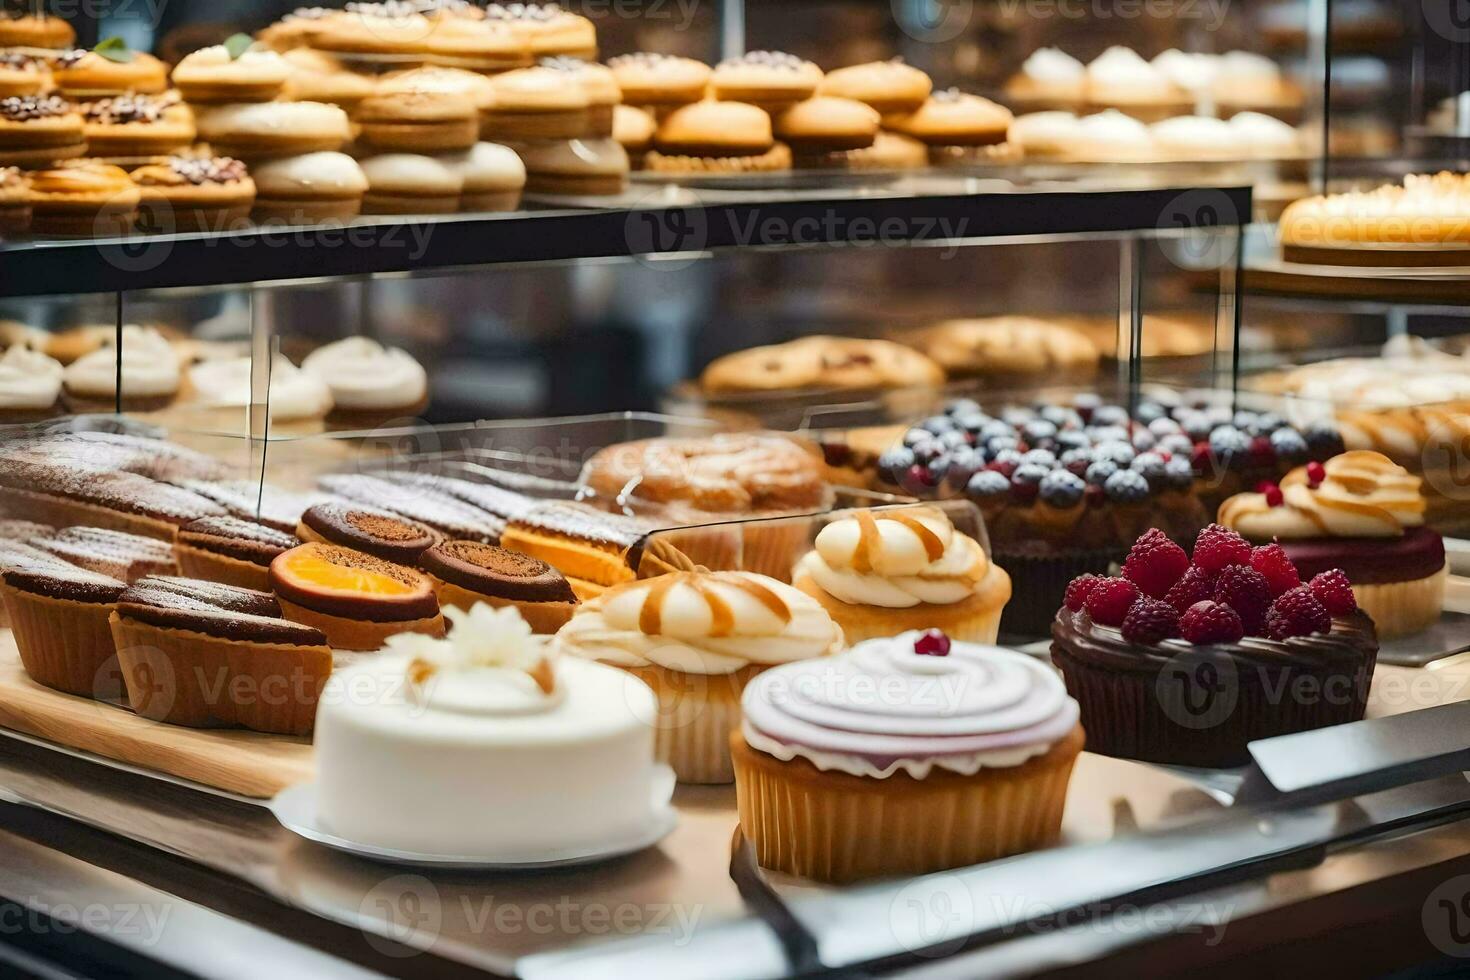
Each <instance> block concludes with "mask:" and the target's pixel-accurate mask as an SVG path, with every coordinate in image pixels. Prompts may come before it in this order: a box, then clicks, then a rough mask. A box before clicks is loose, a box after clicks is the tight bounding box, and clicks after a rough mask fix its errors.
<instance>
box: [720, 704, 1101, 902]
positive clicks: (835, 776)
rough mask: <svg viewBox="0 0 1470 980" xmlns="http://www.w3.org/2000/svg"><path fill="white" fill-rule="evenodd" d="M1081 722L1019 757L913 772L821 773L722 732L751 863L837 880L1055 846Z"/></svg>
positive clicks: (909, 872) (922, 870) (906, 873)
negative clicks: (921, 774)
mask: <svg viewBox="0 0 1470 980" xmlns="http://www.w3.org/2000/svg"><path fill="white" fill-rule="evenodd" d="M1084 740H1085V738H1084V735H1083V732H1082V728H1081V726H1080V725H1079V726H1078V727H1076V728H1074V729H1072V731H1071V733H1070V734H1068V735H1067V736H1066V737H1064V738H1063V739H1062V740H1061V741H1059V742H1057V743H1056V744H1055V745H1053V746H1052V747H1051V748H1050V749H1049V750H1048V751H1047V752H1046V753H1045V754H1043V755H1040V756H1037V757H1035V758H1032V759H1028V760H1027V761H1026V762H1024V763H1022V764H1021V765H1019V766H1008V767H1001V768H988V769H981V770H980V771H979V772H977V773H975V774H974V775H973V776H966V775H963V774H961V773H955V772H949V771H947V770H944V769H939V768H937V767H936V768H935V769H933V770H931V771H930V773H929V775H928V776H927V777H925V778H924V779H915V778H913V777H912V776H910V775H909V774H908V773H907V772H904V771H903V770H899V771H898V772H895V773H894V774H893V775H891V776H889V777H888V778H887V779H874V778H871V777H867V776H854V775H851V774H849V773H844V772H836V771H826V772H824V771H822V770H820V769H818V768H817V767H816V766H814V765H813V764H812V763H810V762H808V761H807V760H806V759H803V758H801V757H800V756H797V757H795V758H793V759H791V760H790V761H789V762H784V761H782V760H780V759H778V758H776V757H775V756H773V755H768V754H766V753H764V752H761V751H758V750H756V749H753V748H751V747H750V746H749V745H748V744H747V743H746V741H745V738H744V736H743V735H742V734H741V733H740V732H739V731H735V732H733V733H731V735H730V736H729V743H730V754H731V756H732V758H733V761H734V769H735V799H736V806H737V808H738V809H739V812H740V829H741V832H742V833H743V834H744V835H745V837H746V839H748V840H749V841H750V843H751V845H752V847H754V849H755V856H756V860H757V861H758V862H759V863H760V865H761V866H762V867H765V868H770V869H771V870H773V871H781V872H785V873H786V874H792V875H798V876H800V877H803V878H810V879H813V880H815V881H823V882H831V883H845V882H852V881H860V880H863V879H866V878H877V877H886V876H900V877H912V876H914V875H921V874H928V873H930V872H935V871H944V870H946V869H949V868H960V867H966V866H969V865H972V864H979V863H980V862H982V861H993V860H995V859H997V858H1003V857H1008V856H1010V855H1013V854H1021V853H1024V852H1026V851H1032V850H1036V849H1037V848H1042V847H1048V846H1050V845H1052V844H1055V843H1056V841H1057V839H1058V838H1059V837H1060V835H1061V827H1062V810H1063V807H1064V806H1065V803H1066V798H1067V782H1068V780H1069V779H1070V778H1071V775H1072V766H1073V764H1074V763H1075V762H1076V761H1077V756H1078V755H1079V754H1081V752H1082V745H1083V742H1084Z"/></svg>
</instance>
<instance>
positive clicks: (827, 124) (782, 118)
mask: <svg viewBox="0 0 1470 980" xmlns="http://www.w3.org/2000/svg"><path fill="white" fill-rule="evenodd" d="M881 121H882V117H881V116H879V114H878V111H877V110H876V109H873V108H872V107H870V106H868V105H866V104H864V103H862V102H858V101H856V100H854V99H846V98H838V97H836V96H828V95H817V96H813V97H812V98H810V99H806V100H805V101H802V102H798V103H796V104H795V105H793V106H790V107H788V108H786V109H782V110H781V111H780V112H779V113H777V115H776V117H775V119H774V121H773V130H774V133H775V136H776V138H777V139H779V140H781V141H782V142H784V143H786V144H787V145H788V146H790V147H791V151H792V152H793V153H795V154H802V153H829V152H833V151H840V150H860V149H862V148H863V147H865V146H872V145H873V140H874V139H875V138H877V135H878V127H879V124H880V123H881Z"/></svg>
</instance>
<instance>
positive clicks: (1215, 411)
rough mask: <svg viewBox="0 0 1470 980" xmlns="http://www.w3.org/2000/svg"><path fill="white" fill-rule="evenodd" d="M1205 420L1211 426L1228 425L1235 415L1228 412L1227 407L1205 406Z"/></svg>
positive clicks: (1228, 407)
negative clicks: (1207, 420)
mask: <svg viewBox="0 0 1470 980" xmlns="http://www.w3.org/2000/svg"><path fill="white" fill-rule="evenodd" d="M1204 413H1205V418H1207V419H1209V420H1210V425H1211V426H1215V427H1218V426H1222V425H1229V424H1230V420H1231V419H1233V418H1234V417H1235V413H1234V412H1232V411H1231V410H1230V406H1229V405H1206V406H1205V409H1204Z"/></svg>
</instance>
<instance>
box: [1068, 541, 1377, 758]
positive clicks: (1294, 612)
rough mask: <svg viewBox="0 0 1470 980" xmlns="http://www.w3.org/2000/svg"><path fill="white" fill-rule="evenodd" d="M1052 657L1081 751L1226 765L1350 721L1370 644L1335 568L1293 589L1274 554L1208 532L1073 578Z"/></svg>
mask: <svg viewBox="0 0 1470 980" xmlns="http://www.w3.org/2000/svg"><path fill="white" fill-rule="evenodd" d="M1051 652H1052V661H1053V662H1054V663H1055V664H1056V665H1057V667H1058V668H1060V670H1061V672H1062V677H1063V678H1064V679H1065V681H1066V685H1067V692H1068V693H1069V694H1071V695H1072V697H1074V698H1076V699H1077V702H1078V704H1080V705H1081V707H1082V724H1083V726H1084V727H1085V728H1086V729H1087V747H1088V748H1089V749H1090V750H1091V751H1094V752H1100V753H1102V754H1104V755H1111V756H1117V757H1119V758H1124V759H1138V760H1142V761H1145V762H1158V763H1168V764H1173V765H1186V766H1207V767H1225V766H1239V765H1243V764H1245V763H1246V762H1247V761H1249V752H1248V751H1247V748H1246V746H1247V745H1248V744H1249V743H1250V742H1253V741H1256V740H1257V739H1263V738H1271V737H1273V736H1276V735H1286V734H1289V733H1292V732H1300V731H1306V730H1308V729H1313V728H1325V727H1327V726H1329V725H1340V724H1343V723H1345V722H1350V721H1358V720H1360V719H1361V718H1362V717H1363V711H1364V709H1365V707H1366V705H1367V700H1368V688H1369V686H1370V684H1371V683H1372V680H1373V668H1374V665H1375V663H1376V661H1377V657H1378V636H1377V633H1376V631H1375V629H1374V626H1373V620H1372V619H1371V618H1369V616H1368V615H1367V614H1366V613H1364V612H1363V611H1362V610H1360V609H1359V608H1358V606H1357V603H1356V601H1355V600H1354V598H1353V590H1352V586H1351V583H1350V582H1349V581H1348V578H1347V576H1346V575H1345V574H1344V573H1343V572H1342V571H1341V570H1340V569H1330V570H1328V571H1324V572H1321V573H1319V574H1317V575H1316V576H1314V577H1312V578H1311V579H1310V580H1309V581H1306V582H1303V581H1302V577H1301V575H1300V573H1299V572H1298V570H1297V568H1296V566H1295V565H1293V564H1292V562H1291V559H1290V558H1288V557H1287V555H1286V552H1285V551H1284V550H1283V549H1282V548H1281V546H1280V545H1277V544H1269V545H1262V546H1258V547H1254V548H1253V547H1252V546H1251V544H1250V542H1248V541H1246V540H1245V538H1243V537H1241V536H1240V535H1239V534H1237V533H1235V532H1234V531H1231V530H1229V529H1228V528H1225V527H1222V526H1220V525H1218V524H1212V525H1210V526H1209V527H1207V528H1205V529H1204V530H1203V531H1201V532H1200V533H1199V537H1198V538H1197V539H1196V541H1195V544H1194V553H1193V555H1192V556H1191V555H1189V554H1186V553H1185V551H1184V549H1183V548H1181V547H1180V546H1179V545H1178V544H1176V543H1174V542H1173V541H1171V540H1169V538H1168V537H1167V536H1166V535H1165V534H1164V533H1163V532H1162V531H1159V530H1157V529H1153V530H1150V531H1149V532H1148V533H1146V534H1144V535H1143V536H1142V537H1140V538H1139V539H1138V541H1137V542H1136V543H1135V544H1134V545H1133V548H1132V549H1131V550H1130V551H1129V553H1128V558H1127V559H1126V560H1125V561H1124V563H1123V574H1122V576H1121V577H1117V578H1103V577H1100V576H1097V575H1083V576H1079V577H1078V578H1077V579H1075V580H1074V581H1073V582H1072V583H1071V585H1069V586H1068V587H1067V593H1066V601H1065V604H1064V605H1063V606H1062V608H1061V609H1060V610H1059V611H1058V612H1057V615H1056V619H1055V620H1054V621H1053V623H1052V648H1051Z"/></svg>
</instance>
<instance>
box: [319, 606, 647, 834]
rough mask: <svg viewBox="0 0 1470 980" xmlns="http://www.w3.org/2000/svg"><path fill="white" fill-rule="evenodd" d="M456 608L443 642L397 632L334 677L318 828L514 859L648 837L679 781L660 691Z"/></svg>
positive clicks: (487, 612) (522, 629)
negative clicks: (662, 742)
mask: <svg viewBox="0 0 1470 980" xmlns="http://www.w3.org/2000/svg"><path fill="white" fill-rule="evenodd" d="M448 615H449V618H450V619H451V621H452V623H453V629H452V631H451V632H450V634H449V636H448V637H447V638H446V639H443V640H432V639H429V638H427V637H410V636H397V637H392V638H390V639H389V640H388V643H387V649H386V650H385V651H384V653H383V654H382V655H381V656H377V657H373V658H370V659H368V660H365V661H363V662H362V663H361V664H358V665H356V666H353V667H349V668H347V669H346V670H343V671H340V672H339V673H337V674H335V675H333V677H332V678H331V680H330V681H329V683H328V687H327V690H326V692H325V693H324V695H323V698H322V704H321V708H320V710H319V713H318V717H317V725H316V736H315V744H316V751H317V758H318V772H319V773H320V775H319V776H318V780H319V782H318V784H317V806H318V812H319V814H320V816H321V820H322V822H323V823H324V824H325V825H327V826H328V827H330V828H331V829H332V830H333V831H334V832H335V833H338V834H341V835H342V836H344V837H347V838H349V839H352V840H355V841H358V842H361V843H364V844H373V845H376V846H379V847H389V848H398V849H402V850H409V851H416V852H420V853H432V854H449V855H459V856H465V857H475V858H479V859H483V860H497V861H507V862H509V861H527V860H533V859H542V860H546V859H554V858H556V857H558V856H571V855H574V854H577V853H585V852H586V851H588V850H595V849H597V848H599V847H603V846H607V845H610V844H616V843H618V842H619V841H621V840H623V839H626V838H629V837H636V836H637V835H638V834H640V833H641V832H643V831H645V830H646V829H647V827H648V826H649V824H650V822H651V821H652V820H653V819H654V818H655V817H656V815H657V814H658V812H659V811H661V810H662V809H663V807H664V806H665V805H666V804H667V801H668V790H669V784H668V781H667V776H666V774H665V773H664V772H662V771H661V767H659V766H657V765H656V764H655V763H654V758H653V739H652V733H651V731H650V729H649V726H648V719H649V718H651V717H652V716H653V715H654V713H655V712H656V710H657V709H656V707H655V704H654V698H653V695H652V693H651V692H650V691H649V690H648V688H647V687H646V686H645V685H644V684H642V683H641V682H640V681H638V679H637V678H635V677H633V676H631V675H629V674H628V673H626V672H624V671H620V670H616V669H614V668H611V667H607V666H604V665H602V664H597V663H591V662H588V661H585V660H578V659H574V658H564V657H557V656H555V655H554V653H552V652H551V651H549V650H548V649H547V647H546V645H545V641H544V639H543V638H540V637H536V636H534V635H532V633H531V629H530V627H529V626H527V625H526V624H525V622H524V621H522V620H521V618H520V616H519V614H517V613H516V611H515V610H513V609H499V610H496V609H492V608H490V607H489V606H484V605H479V606H475V607H474V608H473V609H471V610H469V611H467V612H466V611H462V610H459V609H452V608H451V609H449V610H448ZM490 813H493V814H496V815H497V816H496V818H495V819H494V820H490V821H487V820H486V814H490Z"/></svg>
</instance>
